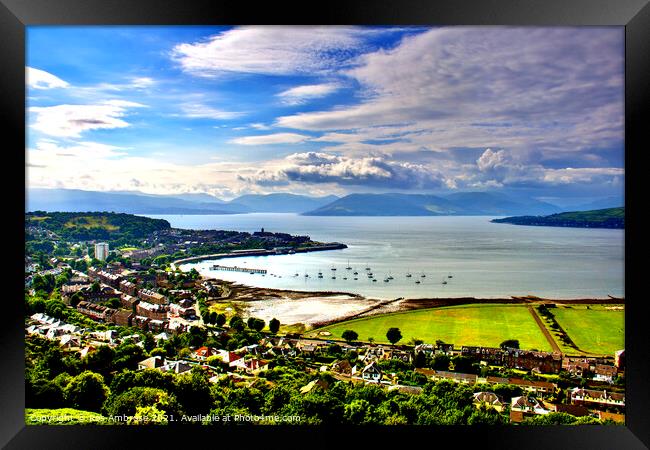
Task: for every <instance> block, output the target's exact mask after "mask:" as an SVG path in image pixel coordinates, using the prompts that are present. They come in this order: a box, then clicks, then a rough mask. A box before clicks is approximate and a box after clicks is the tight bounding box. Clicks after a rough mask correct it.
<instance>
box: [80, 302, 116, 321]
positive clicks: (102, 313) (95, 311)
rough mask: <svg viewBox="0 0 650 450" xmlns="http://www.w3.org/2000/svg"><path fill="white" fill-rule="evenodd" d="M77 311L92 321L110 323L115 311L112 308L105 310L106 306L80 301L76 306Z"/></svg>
mask: <svg viewBox="0 0 650 450" xmlns="http://www.w3.org/2000/svg"><path fill="white" fill-rule="evenodd" d="M77 311H79V312H80V313H81V314H83V315H85V316H88V317H90V318H91V319H94V320H100V321H102V322H112V320H113V315H114V314H115V312H116V311H117V310H115V309H113V308H107V307H106V306H101V305H95V304H94V303H90V302H86V301H81V302H79V304H78V305H77Z"/></svg>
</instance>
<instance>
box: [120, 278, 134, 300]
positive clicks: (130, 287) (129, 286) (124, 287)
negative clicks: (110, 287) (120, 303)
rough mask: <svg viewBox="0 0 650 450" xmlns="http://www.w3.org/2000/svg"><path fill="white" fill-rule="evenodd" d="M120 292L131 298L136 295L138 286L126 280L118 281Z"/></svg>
mask: <svg viewBox="0 0 650 450" xmlns="http://www.w3.org/2000/svg"><path fill="white" fill-rule="evenodd" d="M120 290H121V291H122V292H125V293H126V294H128V295H130V296H133V297H135V296H136V295H138V286H137V285H136V284H135V283H131V282H130V281H128V280H122V281H120Z"/></svg>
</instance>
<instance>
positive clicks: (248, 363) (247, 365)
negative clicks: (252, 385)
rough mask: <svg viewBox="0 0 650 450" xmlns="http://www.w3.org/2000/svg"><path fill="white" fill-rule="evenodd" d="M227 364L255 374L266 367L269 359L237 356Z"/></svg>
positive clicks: (240, 370)
mask: <svg viewBox="0 0 650 450" xmlns="http://www.w3.org/2000/svg"><path fill="white" fill-rule="evenodd" d="M228 366H229V367H231V368H232V369H235V370H236V371H238V372H246V373H247V374H251V375H257V374H258V373H260V372H262V371H264V370H267V369H268V367H269V361H265V360H262V359H257V358H250V359H247V358H239V359H237V360H235V361H233V362H231V363H230V364H228Z"/></svg>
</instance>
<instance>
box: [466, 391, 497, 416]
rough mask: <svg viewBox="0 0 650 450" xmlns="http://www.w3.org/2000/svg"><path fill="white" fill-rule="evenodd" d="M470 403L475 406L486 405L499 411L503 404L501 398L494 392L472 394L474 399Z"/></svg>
mask: <svg viewBox="0 0 650 450" xmlns="http://www.w3.org/2000/svg"><path fill="white" fill-rule="evenodd" d="M472 403H473V404H474V406H476V407H477V408H478V407H479V406H482V405H487V406H489V407H491V408H494V409H495V410H497V411H499V412H501V411H503V407H504V405H505V404H504V402H503V399H502V398H501V397H499V396H498V395H497V394H495V393H494V392H477V393H475V394H474V401H473V402H472Z"/></svg>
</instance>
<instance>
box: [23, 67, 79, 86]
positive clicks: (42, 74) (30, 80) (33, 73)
mask: <svg viewBox="0 0 650 450" xmlns="http://www.w3.org/2000/svg"><path fill="white" fill-rule="evenodd" d="M25 78H26V80H25V81H26V83H27V86H29V87H30V88H32V89H54V88H66V87H68V86H69V85H70V84H69V83H68V82H66V81H63V80H62V79H61V78H59V77H57V76H55V75H52V74H51V73H49V72H46V71H44V70H40V69H34V68H33V67H27V68H26V70H25Z"/></svg>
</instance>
